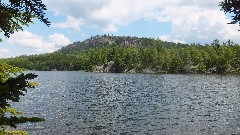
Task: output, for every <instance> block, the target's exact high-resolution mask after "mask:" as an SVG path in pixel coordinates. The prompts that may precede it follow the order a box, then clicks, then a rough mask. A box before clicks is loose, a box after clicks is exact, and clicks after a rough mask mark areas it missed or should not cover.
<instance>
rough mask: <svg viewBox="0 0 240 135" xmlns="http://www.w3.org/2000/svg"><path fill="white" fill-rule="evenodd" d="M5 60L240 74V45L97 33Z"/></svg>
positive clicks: (34, 65) (39, 66)
mask: <svg viewBox="0 0 240 135" xmlns="http://www.w3.org/2000/svg"><path fill="white" fill-rule="evenodd" d="M88 43H89V44H88ZM117 43H118V44H117ZM99 44H101V45H99ZM0 61H1V60H0ZM2 61H3V62H7V63H8V64H11V65H14V66H19V67H22V68H26V69H30V70H71V71H72V70H75V71H76V70H85V71H92V70H93V69H94V67H95V66H96V65H98V66H101V65H103V67H105V66H106V65H107V64H108V62H110V61H113V62H114V65H113V66H114V71H113V72H130V71H135V72H140V73H141V72H144V71H145V70H146V69H151V70H153V71H154V72H157V73H193V72H196V73H239V69H240V46H239V45H237V44H234V43H233V42H232V41H230V40H229V41H227V42H226V43H222V44H221V43H220V42H219V40H214V41H213V43H212V44H211V45H207V44H206V45H200V44H191V45H187V44H179V43H178V44H176V43H171V42H163V41H161V40H158V39H147V38H136V37H132V40H131V37H117V36H113V37H111V36H97V37H92V38H91V39H87V40H86V41H83V42H76V43H73V44H71V45H69V46H66V47H64V48H62V49H60V50H58V51H56V52H54V53H50V54H41V55H31V56H19V57H16V58H8V59H2Z"/></svg>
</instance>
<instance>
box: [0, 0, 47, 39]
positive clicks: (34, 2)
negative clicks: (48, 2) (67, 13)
mask: <svg viewBox="0 0 240 135" xmlns="http://www.w3.org/2000/svg"><path fill="white" fill-rule="evenodd" d="M46 10H47V9H46V6H45V5H44V4H43V3H42V0H9V2H8V3H7V2H6V3H3V2H2V1H0V18H1V20H0V32H3V33H4V36H6V37H10V35H11V34H13V33H14V32H15V31H18V30H22V26H23V25H25V26H28V24H29V23H33V21H32V20H33V19H34V18H38V19H39V20H40V21H41V22H43V23H45V24H46V25H47V26H49V25H50V22H49V21H48V19H47V18H45V13H44V11H46ZM0 41H1V39H0Z"/></svg>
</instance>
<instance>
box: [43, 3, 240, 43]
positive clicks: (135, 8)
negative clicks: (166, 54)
mask: <svg viewBox="0 0 240 135" xmlns="http://www.w3.org/2000/svg"><path fill="white" fill-rule="evenodd" d="M221 1H222V0H210V1H200V0H168V1H167V0H104V1H99V0H87V1H86V0H67V1H66V0H58V2H56V1H54V0H46V1H45V3H46V4H47V6H48V9H49V10H52V11H54V12H55V14H56V15H65V16H68V18H67V20H66V22H63V23H55V24H53V25H54V26H55V27H59V28H73V29H76V30H79V29H80V26H81V25H88V26H94V27H97V28H100V29H101V30H102V31H105V32H117V31H118V27H119V26H122V25H128V24H130V23H132V22H135V21H138V20H149V21H153V20H154V21H158V22H169V23H171V24H172V32H171V34H169V37H170V40H171V41H173V40H175V39H176V40H179V41H186V42H187V43H192V42H199V43H209V42H211V41H213V40H214V39H216V38H218V39H222V40H227V39H229V38H230V39H232V40H234V41H235V42H237V43H240V38H239V36H240V32H238V31H237V30H238V29H239V28H238V26H237V25H228V24H227V23H228V22H230V20H229V19H228V18H227V17H226V15H225V14H224V13H223V11H220V7H219V6H218V5H219V2H221ZM143 27H144V26H143Z"/></svg>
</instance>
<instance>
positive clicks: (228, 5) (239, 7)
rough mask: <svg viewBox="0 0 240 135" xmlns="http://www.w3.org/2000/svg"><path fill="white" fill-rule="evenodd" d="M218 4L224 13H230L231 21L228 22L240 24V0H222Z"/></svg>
mask: <svg viewBox="0 0 240 135" xmlns="http://www.w3.org/2000/svg"><path fill="white" fill-rule="evenodd" d="M219 6H220V7H221V10H223V11H224V12H225V13H230V14H233V15H232V21H231V22H230V24H236V23H239V24H240V1H239V0H224V1H222V2H220V4H219Z"/></svg>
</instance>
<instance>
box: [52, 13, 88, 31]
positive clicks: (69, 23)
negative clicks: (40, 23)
mask: <svg viewBox="0 0 240 135" xmlns="http://www.w3.org/2000/svg"><path fill="white" fill-rule="evenodd" d="M83 24H84V23H83V22H82V21H81V19H75V18H73V17H71V16H68V17H67V20H66V22H61V23H53V24H52V26H53V27H57V28H64V29H65V28H72V29H74V30H76V31H80V25H83Z"/></svg>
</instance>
